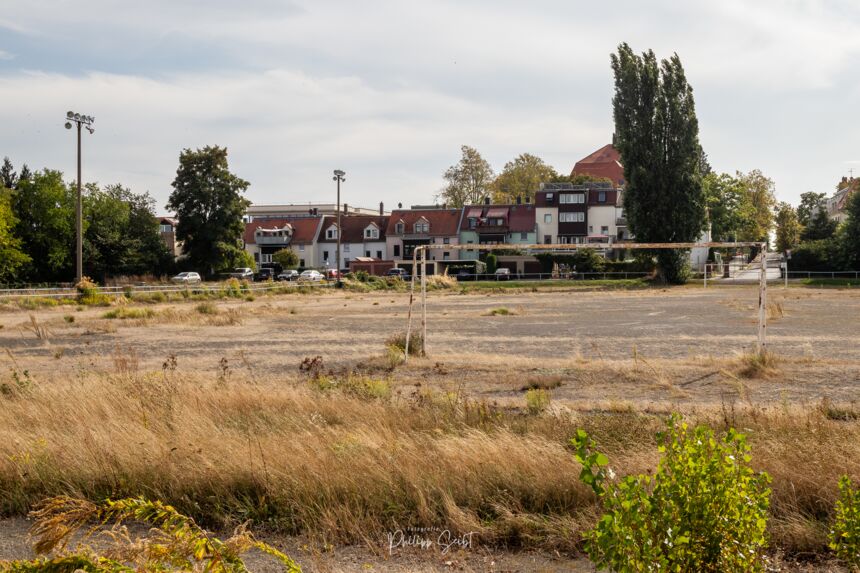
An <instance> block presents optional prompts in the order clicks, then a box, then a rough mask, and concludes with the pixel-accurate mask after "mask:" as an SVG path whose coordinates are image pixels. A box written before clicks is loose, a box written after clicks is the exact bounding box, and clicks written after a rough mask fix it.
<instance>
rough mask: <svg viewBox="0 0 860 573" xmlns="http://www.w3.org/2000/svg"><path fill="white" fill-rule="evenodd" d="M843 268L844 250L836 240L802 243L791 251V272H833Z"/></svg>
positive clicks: (789, 265)
mask: <svg viewBox="0 0 860 573" xmlns="http://www.w3.org/2000/svg"><path fill="white" fill-rule="evenodd" d="M843 268H844V264H843V261H842V250H841V248H840V245H839V242H838V240H837V239H836V238H831V239H824V240H820V241H806V242H804V243H801V244H800V245H798V246H797V248H795V249H793V250H792V251H791V260H790V261H788V270H789V272H791V271H813V272H815V271H833V270H841V269H843ZM852 270H853V269H852Z"/></svg>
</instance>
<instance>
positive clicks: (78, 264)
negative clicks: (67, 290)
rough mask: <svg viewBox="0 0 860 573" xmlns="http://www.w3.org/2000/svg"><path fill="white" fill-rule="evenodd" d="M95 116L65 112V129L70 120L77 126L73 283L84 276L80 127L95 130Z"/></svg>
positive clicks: (70, 125) (70, 127) (90, 130)
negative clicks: (76, 192) (76, 187)
mask: <svg viewBox="0 0 860 573" xmlns="http://www.w3.org/2000/svg"><path fill="white" fill-rule="evenodd" d="M94 121H95V118H94V117H92V116H87V115H82V114H80V113H75V112H73V111H70V112H67V113H66V129H72V122H74V123H75V124H76V125H77V128H78V201H77V206H76V209H75V234H76V235H77V236H76V240H75V243H76V244H75V283H79V282H81V279H83V277H84V207H83V198H82V195H83V193H82V186H81V128H82V127H86V128H87V131H89V132H90V133H93V132H94V131H95V130H94V129H93V128H92V127H90V126H91V125H92V124H93V122H94Z"/></svg>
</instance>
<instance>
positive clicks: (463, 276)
mask: <svg viewBox="0 0 860 573" xmlns="http://www.w3.org/2000/svg"><path fill="white" fill-rule="evenodd" d="M473 280H475V275H474V274H472V273H471V272H469V269H460V270H459V271H457V281H473Z"/></svg>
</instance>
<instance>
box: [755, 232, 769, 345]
mask: <svg viewBox="0 0 860 573" xmlns="http://www.w3.org/2000/svg"><path fill="white" fill-rule="evenodd" d="M766 347H767V243H762V244H761V277H760V278H759V287H758V345H757V348H758V352H759V354H762V353H764V351H765V349H766Z"/></svg>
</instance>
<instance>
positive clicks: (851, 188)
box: [826, 177, 860, 223]
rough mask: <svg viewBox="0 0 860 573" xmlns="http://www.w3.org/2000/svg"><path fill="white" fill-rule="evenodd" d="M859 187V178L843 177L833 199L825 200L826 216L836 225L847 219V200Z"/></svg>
mask: <svg viewBox="0 0 860 573" xmlns="http://www.w3.org/2000/svg"><path fill="white" fill-rule="evenodd" d="M859 187H860V177H858V178H854V177H851V178H850V179H849V178H848V177H843V178H842V181H841V182H840V183H839V189H838V190H837V191H836V193H834V194H833V197H828V198H827V204H826V205H827V214H828V215H829V216H830V218H831V219H833V220H834V221H836V222H837V223H842V222H843V221H845V219H847V218H848V199H849V198H850V197H851V194H852V193H854V192H855V191H857V189H858V188H859Z"/></svg>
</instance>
